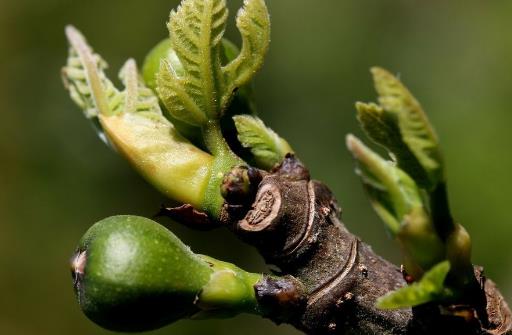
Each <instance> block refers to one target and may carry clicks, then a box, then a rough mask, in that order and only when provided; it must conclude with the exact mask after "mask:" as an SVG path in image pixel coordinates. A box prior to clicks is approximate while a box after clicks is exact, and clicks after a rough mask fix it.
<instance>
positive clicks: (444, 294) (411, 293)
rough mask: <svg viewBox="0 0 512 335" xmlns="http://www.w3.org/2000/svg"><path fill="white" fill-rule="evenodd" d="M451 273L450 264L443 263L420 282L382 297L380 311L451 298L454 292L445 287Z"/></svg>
mask: <svg viewBox="0 0 512 335" xmlns="http://www.w3.org/2000/svg"><path fill="white" fill-rule="evenodd" d="M449 271H450V262H449V261H443V262H441V263H439V264H437V265H435V266H434V267H432V269H430V270H429V271H428V272H426V273H425V275H424V276H423V277H422V278H421V280H420V281H418V282H415V283H412V284H411V285H409V286H405V287H402V288H400V289H398V290H396V291H392V292H390V293H388V294H386V295H385V296H383V297H380V298H379V299H378V300H377V304H376V305H377V307H378V308H380V309H399V308H409V307H413V306H418V305H421V304H425V303H427V302H432V301H439V300H442V299H446V298H449V297H451V296H452V291H451V290H450V289H448V288H446V287H445V286H444V280H445V279H446V275H447V274H448V272H449Z"/></svg>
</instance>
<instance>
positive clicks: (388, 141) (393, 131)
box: [356, 102, 429, 187]
mask: <svg viewBox="0 0 512 335" xmlns="http://www.w3.org/2000/svg"><path fill="white" fill-rule="evenodd" d="M356 109H357V119H358V121H359V123H360V124H361V127H362V128H363V130H364V132H365V133H366V135H367V136H368V137H369V138H370V139H371V140H373V141H374V142H375V143H377V144H379V145H381V146H382V147H384V148H385V149H386V150H388V151H389V153H390V155H391V156H392V158H393V160H396V162H397V164H398V166H399V167H400V168H401V169H403V170H404V171H405V172H407V174H408V175H410V176H411V177H412V179H414V180H415V181H416V182H417V183H418V185H419V186H423V187H425V186H428V185H429V180H428V176H427V174H426V172H425V169H424V168H423V166H422V165H421V164H420V162H419V161H418V159H417V158H416V156H415V155H414V153H413V152H412V151H411V150H410V149H409V147H408V145H407V144H406V143H405V142H404V140H403V139H402V136H401V132H400V128H399V127H398V120H397V117H396V115H395V114H393V113H390V112H388V111H386V110H384V108H382V107H381V106H379V105H376V104H373V103H370V104H365V103H361V102H358V103H356Z"/></svg>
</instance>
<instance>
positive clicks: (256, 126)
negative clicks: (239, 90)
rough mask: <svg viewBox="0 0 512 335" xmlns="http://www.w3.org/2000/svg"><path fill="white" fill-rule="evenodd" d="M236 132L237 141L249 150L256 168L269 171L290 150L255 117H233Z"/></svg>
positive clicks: (286, 144)
mask: <svg viewBox="0 0 512 335" xmlns="http://www.w3.org/2000/svg"><path fill="white" fill-rule="evenodd" d="M233 120H234V121H235V126H236V129H237V131H238V140H239V141H240V143H241V144H242V146H243V147H244V148H249V149H250V150H251V153H252V154H253V156H254V159H255V161H256V164H257V167H260V168H263V169H265V170H270V169H271V168H272V167H273V166H274V165H276V164H278V163H280V162H281V161H282V160H283V159H284V157H285V155H286V154H287V153H291V152H293V150H292V148H291V147H290V145H289V144H288V142H286V140H284V139H283V138H281V137H279V135H277V134H276V133H275V132H274V131H273V130H272V129H270V128H268V127H266V126H265V124H264V123H263V121H261V120H260V119H259V118H257V117H255V116H249V115H236V116H234V117H233Z"/></svg>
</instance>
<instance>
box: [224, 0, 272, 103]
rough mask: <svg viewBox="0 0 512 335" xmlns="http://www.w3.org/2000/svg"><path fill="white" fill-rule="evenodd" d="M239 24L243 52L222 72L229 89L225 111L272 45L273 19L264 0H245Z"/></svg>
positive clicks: (238, 18) (239, 14)
mask: <svg viewBox="0 0 512 335" xmlns="http://www.w3.org/2000/svg"><path fill="white" fill-rule="evenodd" d="M236 25H237V27H238V29H239V30H240V33H241V35H242V50H241V51H240V53H239V55H238V56H237V57H236V58H235V59H234V60H233V61H232V62H230V63H229V64H227V65H226V66H225V67H224V68H223V69H222V70H223V72H224V75H225V78H226V83H227V86H226V90H225V93H224V95H223V97H222V102H221V105H222V108H226V106H227V105H228V103H229V100H230V99H231V95H232V94H233V92H234V91H235V90H236V89H237V88H239V87H242V86H243V85H245V84H247V83H248V82H249V81H250V80H251V79H252V77H253V76H254V74H255V73H256V72H257V71H258V70H259V69H260V68H261V66H262V65H263V60H264V58H265V55H266V53H267V51H268V46H269V43H270V17H269V14H268V11H267V7H266V5H265V1H264V0H245V1H244V7H243V8H242V9H241V10H240V12H239V13H238V17H237V20H236Z"/></svg>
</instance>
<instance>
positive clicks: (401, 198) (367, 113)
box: [347, 68, 471, 308]
mask: <svg viewBox="0 0 512 335" xmlns="http://www.w3.org/2000/svg"><path fill="white" fill-rule="evenodd" d="M371 72H372V75H373V79H374V82H375V88H376V91H377V93H378V95H379V98H378V101H379V104H375V103H357V104H356V109H357V118H358V120H359V122H360V124H361V126H362V128H363V130H364V132H365V133H366V135H367V136H368V137H369V138H370V139H371V140H372V141H373V142H375V143H376V144H377V145H379V146H381V147H382V148H384V149H385V150H386V151H387V152H388V154H389V159H385V158H383V157H381V156H380V155H379V154H377V153H376V152H374V151H372V150H371V149H370V148H368V147H367V146H365V145H364V144H363V143H362V142H361V141H360V140H359V139H357V138H356V137H355V136H353V135H349V136H348V137H347V147H348V149H349V150H350V151H351V152H352V155H353V156H354V158H355V159H356V161H357V166H358V168H357V173H358V174H359V176H360V177H361V179H362V181H363V185H364V187H365V189H366V191H367V193H368V195H369V198H370V202H371V204H372V206H373V208H374V209H375V211H376V212H377V214H378V215H379V217H380V218H381V219H382V221H384V223H385V224H386V227H387V228H388V231H389V232H390V233H391V235H392V236H393V237H394V238H396V240H397V241H398V242H399V244H400V247H401V250H402V254H403V264H404V267H405V270H406V272H407V274H408V275H410V276H412V278H413V279H414V280H415V281H416V283H414V284H413V285H411V286H408V287H404V288H402V289H400V290H398V291H396V292H393V293H390V294H389V295H387V296H386V297H383V298H382V299H381V300H380V301H379V304H378V305H379V306H381V307H385V308H401V307H408V306H415V305H418V304H421V303H425V302H428V301H432V300H438V299H443V298H448V297H449V296H451V291H450V293H449V294H448V292H449V291H448V290H445V289H443V281H444V278H445V277H446V274H447V273H448V271H449V269H450V263H451V268H452V270H453V269H458V270H459V269H461V268H464V267H466V268H467V265H470V264H471V261H470V240H469V235H467V232H465V230H464V229H463V228H462V226H460V225H458V224H455V223H454V222H453V220H452V219H451V216H450V214H449V212H448V208H449V207H448V203H447V197H446V193H445V192H446V189H445V187H446V186H445V183H446V181H445V174H444V165H443V159H442V155H441V150H440V147H439V140H438V138H437V136H436V134H435V132H434V130H433V128H432V126H431V124H430V122H429V121H428V118H427V116H426V114H425V112H424V111H423V109H422V107H421V105H420V104H419V102H418V101H417V100H416V99H415V98H414V96H413V95H412V94H411V93H410V92H409V90H408V89H407V88H406V87H405V86H404V85H403V84H402V83H401V82H400V81H399V80H398V79H397V78H396V77H395V76H393V75H392V74H391V73H389V72H388V71H386V70H384V69H381V68H372V70H371ZM439 210H444V211H445V212H448V213H443V214H444V215H439V213H438V211H439ZM453 240H457V243H451V241H453ZM462 240H464V241H463V242H462ZM454 255H457V257H453V256H454ZM445 260H447V261H446V262H448V263H447V264H448V265H447V266H446V265H443V266H442V267H438V266H437V265H436V264H445V263H442V262H444V261H445ZM441 270H443V271H441ZM444 270H446V271H444ZM445 272H446V273H445ZM457 275H461V276H466V275H467V273H461V274H458V273H455V276H457ZM460 282H463V280H461V281H460ZM432 283H435V284H436V285H434V284H432Z"/></svg>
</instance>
